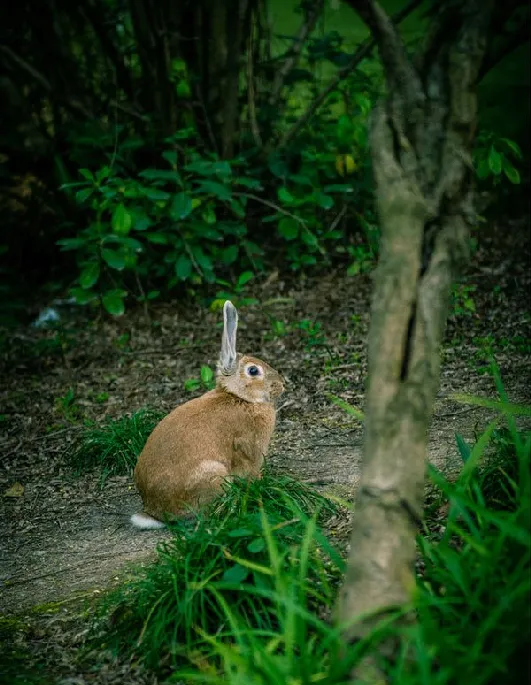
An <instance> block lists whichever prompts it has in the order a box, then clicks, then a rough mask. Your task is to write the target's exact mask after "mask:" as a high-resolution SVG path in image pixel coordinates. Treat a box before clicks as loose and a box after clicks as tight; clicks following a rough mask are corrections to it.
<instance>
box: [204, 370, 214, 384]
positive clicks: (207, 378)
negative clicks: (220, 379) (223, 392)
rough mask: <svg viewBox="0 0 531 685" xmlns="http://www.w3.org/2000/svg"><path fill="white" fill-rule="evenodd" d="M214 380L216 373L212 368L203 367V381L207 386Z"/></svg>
mask: <svg viewBox="0 0 531 685" xmlns="http://www.w3.org/2000/svg"><path fill="white" fill-rule="evenodd" d="M213 378H214V372H213V371H212V369H211V368H210V366H202V367H201V380H202V381H203V383H204V384H205V385H208V384H209V383H210V382H211V381H212V379H213Z"/></svg>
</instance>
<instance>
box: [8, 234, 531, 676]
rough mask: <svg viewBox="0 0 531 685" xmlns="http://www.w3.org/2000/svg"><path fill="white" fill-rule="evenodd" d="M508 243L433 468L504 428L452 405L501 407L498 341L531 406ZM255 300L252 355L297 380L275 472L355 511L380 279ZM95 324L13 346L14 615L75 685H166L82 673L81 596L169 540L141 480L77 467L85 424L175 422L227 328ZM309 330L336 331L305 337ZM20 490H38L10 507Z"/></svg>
mask: <svg viewBox="0 0 531 685" xmlns="http://www.w3.org/2000/svg"><path fill="white" fill-rule="evenodd" d="M500 233H501V232H498V233H494V232H492V233H491V234H485V235H484V236H483V237H482V242H481V245H480V249H479V250H478V252H477V253H476V254H475V256H474V259H473V262H472V264H471V267H470V270H469V273H468V280H467V282H468V283H470V284H474V285H476V286H477V290H476V291H475V292H474V293H472V297H473V298H474V300H475V305H476V310H477V311H476V313H475V314H472V313H471V314H470V315H465V314H463V315H460V316H456V317H454V318H453V319H452V320H451V321H450V324H449V328H448V334H447V340H446V343H445V346H444V350H443V367H442V382H441V388H440V393H439V396H438V399H437V402H436V406H435V416H434V420H433V425H432V428H431V431H430V443H429V456H430V460H431V461H432V462H433V463H434V464H436V465H437V466H438V467H439V468H440V469H441V470H443V471H445V472H446V473H453V472H457V471H458V469H459V465H460V464H459V461H460V460H459V456H458V453H457V450H456V448H455V433H456V432H458V433H461V434H462V435H463V436H464V437H465V438H467V439H469V440H472V439H473V437H474V433H475V431H476V430H481V428H482V427H484V426H485V424H486V422H487V420H488V418H489V417H490V416H492V412H489V411H488V410H485V409H481V408H472V407H467V406H463V405H461V404H457V403H456V402H454V401H452V400H451V399H450V396H451V395H452V394H453V393H457V392H466V393H470V394H477V395H482V396H485V397H493V396H495V391H494V388H493V383H492V380H491V378H490V377H489V376H488V375H487V374H485V373H482V372H483V371H484V369H485V366H486V365H485V353H484V351H483V349H484V347H485V344H486V341H485V339H486V338H487V337H488V336H490V344H491V345H492V346H493V350H494V353H495V356H496V359H497V361H498V363H499V365H500V368H501V372H502V377H503V379H504V382H505V385H506V389H507V391H508V394H509V396H510V398H511V399H512V400H513V401H518V402H526V401H527V400H528V392H529V390H528V389H529V387H530V384H529V381H530V369H531V363H530V355H529V350H530V345H531V335H530V333H531V331H530V321H531V317H530V312H529V299H528V296H529V291H530V290H529V288H530V273H529V240H528V231H527V227H525V228H522V227H508V228H507V231H506V232H504V235H503V236H502V237H501V239H500V237H498V238H496V235H498V236H500ZM255 290H256V292H255V293H253V295H255V296H256V297H258V299H259V300H260V302H261V305H259V306H256V307H251V308H243V309H242V310H241V325H240V335H239V341H240V348H241V350H242V351H248V352H251V353H254V354H257V355H258V356H262V357H263V358H265V359H266V360H268V361H269V362H270V363H272V365H273V366H275V367H276V368H278V369H279V370H281V371H282V372H283V373H284V374H285V375H286V376H287V378H288V380H289V383H288V387H287V392H286V395H285V398H284V403H283V405H282V407H281V409H280V411H279V416H278V424H277V430H276V434H275V437H274V440H273V443H272V446H271V450H270V457H269V463H270V464H271V466H272V468H273V469H275V470H277V471H282V472H288V473H290V474H292V475H294V476H296V477H297V478H300V479H301V480H303V481H306V482H309V483H312V484H314V485H315V486H316V487H319V488H320V489H323V490H324V491H328V492H334V493H336V494H339V495H341V496H342V497H344V498H346V499H348V500H351V499H352V498H353V495H354V492H355V489H356V485H357V483H358V480H359V477H360V472H361V458H362V440H363V435H362V428H361V424H360V423H359V421H357V420H356V419H355V418H354V417H352V416H349V415H348V414H346V413H345V412H344V410H343V409H340V408H339V407H338V406H336V405H335V404H333V403H332V401H331V400H330V398H329V396H328V394H329V393H331V394H334V395H337V396H339V397H341V398H342V399H343V400H346V401H348V402H349V403H351V404H353V405H355V406H356V407H359V408H362V406H363V394H364V382H365V378H366V339H367V330H368V323H369V304H370V277H369V276H360V277H357V278H346V277H345V276H344V274H343V272H342V271H336V272H333V273H330V274H328V275H327V276H324V277H321V278H316V279H313V280H300V281H297V282H294V281H293V280H291V281H283V280H282V279H276V280H274V279H269V280H268V281H267V283H266V285H265V286H262V287H261V286H256V288H255ZM83 316H84V314H83V312H81V313H80V312H76V311H74V312H65V319H64V326H65V331H64V339H63V342H64V343H65V344H64V345H63V347H62V348H60V347H58V346H57V344H56V343H54V340H56V338H54V336H56V334H55V333H53V332H43V331H38V330H36V329H30V328H28V329H24V330H21V331H17V332H16V333H15V334H14V335H12V337H11V339H10V340H9V341H8V343H7V344H6V346H5V349H4V350H3V352H2V356H3V359H2V362H3V365H2V371H1V381H2V408H1V412H0V413H1V414H2V418H3V421H2V423H1V424H0V425H1V426H2V429H3V431H2V437H1V443H0V446H1V461H0V516H1V520H2V523H3V525H2V528H1V530H0V611H2V612H3V613H4V614H5V615H6V616H14V615H18V616H21V615H24V616H26V617H27V616H28V615H29V616H32V617H33V618H31V619H30V620H29V621H30V624H31V626H32V628H31V630H30V631H29V633H26V638H25V640H26V641H25V643H24V644H25V648H30V650H32V651H33V653H34V654H35V655H40V656H38V657H37V656H36V657H35V658H39V659H44V663H45V664H47V665H45V666H44V667H43V668H44V671H45V672H46V669H49V672H50V675H51V676H52V675H53V677H54V678H56V679H57V678H59V679H60V678H63V681H62V682H64V683H65V684H66V683H72V685H73V684H74V683H85V682H91V683H120V682H123V683H125V682H127V683H129V682H131V683H149V682H153V683H155V682H156V679H154V678H153V677H152V676H149V675H148V674H145V673H141V672H140V671H134V672H133V671H132V670H131V668H130V666H128V665H124V664H116V663H115V664H104V665H101V664H100V666H99V667H98V669H97V671H98V673H97V674H95V673H90V674H87V673H84V672H83V673H81V672H80V671H79V668H80V667H79V666H77V665H76V661H75V658H74V656H73V655H74V654H75V649H76V645H78V644H80V642H81V641H82V637H83V631H84V629H85V628H84V623H83V620H82V619H81V618H80V613H79V611H80V609H79V607H80V603H79V601H78V600H79V598H82V599H87V598H88V599H92V598H93V597H96V596H98V595H99V594H101V593H102V592H103V591H104V590H105V589H106V588H108V587H109V586H110V585H112V583H113V582H117V581H118V582H124V571H126V570H127V568H128V566H129V565H131V564H139V563H148V562H149V561H150V560H151V559H152V558H153V556H154V551H155V547H156V543H157V542H158V541H159V540H160V539H161V538H163V537H164V535H165V533H163V532H162V533H160V532H138V531H136V530H134V529H132V528H131V526H130V524H129V516H130V515H131V514H132V513H133V512H135V511H138V510H140V499H139V497H138V495H137V493H136V492H135V490H134V487H133V484H132V480H131V478H130V477H121V478H114V479H111V480H109V481H108V482H107V484H106V486H105V487H104V488H103V489H102V488H101V487H100V484H99V474H89V475H83V476H82V477H75V476H74V475H73V474H72V469H71V467H70V466H69V464H68V459H67V455H68V453H69V450H71V448H72V446H73V444H74V443H75V441H76V438H77V436H78V435H79V434H80V431H82V430H83V422H84V421H85V420H93V421H96V422H98V423H99V422H102V421H103V420H104V419H105V418H106V417H108V416H110V417H120V416H123V415H124V414H126V413H129V412H133V411H135V410H137V409H139V408H141V407H153V408H157V409H161V410H163V411H169V410H171V409H172V408H173V407H174V406H175V405H177V404H178V403H180V402H183V401H186V400H187V399H190V398H191V397H192V395H191V394H190V393H186V392H185V391H184V388H183V384H184V381H185V380H186V379H188V378H190V377H194V376H195V377H197V376H198V375H199V369H200V366H201V364H203V363H209V364H210V365H211V366H213V364H214V363H215V360H216V356H217V352H218V346H219V338H220V327H219V318H220V317H219V313H211V312H209V311H207V310H206V309H204V308H199V307H198V306H195V305H188V306H183V305H182V304H180V305H158V306H155V307H153V309H152V310H151V312H150V319H151V320H150V321H147V320H146V318H145V316H144V314H143V313H142V312H138V311H136V312H132V313H130V314H127V315H126V316H124V317H123V318H121V319H119V320H113V321H108V320H105V321H99V322H96V323H91V322H89V321H88V320H84V319H83V318H82V317H83ZM272 320H279V321H283V322H285V323H286V324H287V333H286V334H285V335H282V336H278V335H273V333H272V326H271V321H272ZM304 320H306V321H310V322H311V323H312V325H313V324H316V323H319V324H321V327H322V328H321V329H320V330H318V329H316V327H315V326H310V328H308V326H307V325H303V326H302V327H301V326H300V325H299V324H300V322H301V321H304ZM323 336H324V337H323ZM69 391H73V395H72V394H70V395H68V393H69ZM196 394H199V393H196ZM69 398H70V399H69ZM17 483H18V484H20V485H21V486H22V487H23V492H22V491H21V489H20V488H18V496H12V497H8V496H3V494H4V493H9V490H10V489H11V488H12V486H13V485H15V484H17ZM11 494H13V491H12V492H11ZM15 494H16V488H15ZM76 598H77V599H76ZM58 602H60V604H57V603H58ZM36 607H37V608H36ZM24 620H25V621H26V620H27V619H26V618H25V619H24ZM13 635H14V634H13ZM13 639H15V638H14V637H13ZM21 639H22V638H21ZM0 674H1V670H0ZM56 681H57V680H54V681H53V682H56ZM0 682H1V677H0Z"/></svg>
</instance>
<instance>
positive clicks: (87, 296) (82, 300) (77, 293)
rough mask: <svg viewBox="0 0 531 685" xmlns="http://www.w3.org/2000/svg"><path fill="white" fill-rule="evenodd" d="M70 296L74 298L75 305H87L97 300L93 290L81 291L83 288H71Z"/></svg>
mask: <svg viewBox="0 0 531 685" xmlns="http://www.w3.org/2000/svg"><path fill="white" fill-rule="evenodd" d="M70 294H71V295H72V297H74V298H75V300H76V302H77V304H82V305H84V304H89V303H90V302H94V300H95V299H97V295H96V293H95V292H94V290H83V288H72V289H71V290H70Z"/></svg>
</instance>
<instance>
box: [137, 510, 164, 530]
mask: <svg viewBox="0 0 531 685" xmlns="http://www.w3.org/2000/svg"><path fill="white" fill-rule="evenodd" d="M131 523H132V524H133V526H135V528H140V529H141V530H155V529H156V528H165V527H166V524H165V523H162V521H157V519H154V518H153V517H152V516H148V515H147V514H133V515H132V516H131Z"/></svg>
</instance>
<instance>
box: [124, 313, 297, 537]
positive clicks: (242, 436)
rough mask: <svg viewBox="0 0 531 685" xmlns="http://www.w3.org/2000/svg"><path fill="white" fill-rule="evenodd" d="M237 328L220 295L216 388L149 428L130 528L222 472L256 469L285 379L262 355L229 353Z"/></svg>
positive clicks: (155, 517) (185, 505) (182, 505)
mask: <svg viewBox="0 0 531 685" xmlns="http://www.w3.org/2000/svg"><path fill="white" fill-rule="evenodd" d="M237 328H238V312H237V311H236V308H235V307H234V305H233V304H232V303H231V302H229V301H228V300H227V301H226V302H225V304H224V306H223V336H222V340H221V353H220V357H219V362H218V368H217V375H216V388H215V389H214V390H211V391H210V392H207V393H205V394H204V395H202V396H201V397H198V398H197V399H195V400H190V401H189V402H186V403H185V404H182V405H181V406H179V407H177V408H176V409H174V410H173V411H172V412H171V414H168V416H166V417H165V418H164V419H162V421H161V422H160V423H159V424H158V425H157V426H156V428H155V430H154V431H153V433H151V435H150V436H149V438H148V441H147V443H146V445H145V447H144V449H143V451H142V453H141V455H140V457H139V458H138V463H137V465H136V468H135V472H134V478H135V483H136V485H137V487H138V490H139V491H140V495H141V496H142V501H143V504H144V513H142V514H134V515H133V516H132V517H131V522H132V523H133V525H134V526H136V527H137V528H161V527H163V526H164V523H163V522H162V519H164V517H165V515H167V514H169V515H172V514H173V515H177V516H180V515H181V516H182V515H186V514H188V513H189V512H190V509H196V508H198V507H200V506H201V505H203V504H205V503H207V502H209V501H210V500H212V499H213V498H214V497H215V496H216V495H217V494H218V493H219V492H220V491H221V484H222V482H223V481H224V480H225V479H226V478H227V477H229V476H252V477H258V478H259V477H260V470H261V468H262V465H263V462H264V456H265V454H266V452H267V449H268V447H269V442H270V440H271V435H272V433H273V428H274V427H275V418H276V412H275V403H276V400H277V399H278V398H279V397H280V395H281V394H282V392H283V390H284V383H283V380H282V377H281V376H280V374H279V373H277V372H276V371H275V370H274V369H272V368H271V367H270V366H269V365H268V364H266V363H265V362H263V361H261V360H260V359H256V357H250V356H247V355H241V354H237V353H236V331H237Z"/></svg>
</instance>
